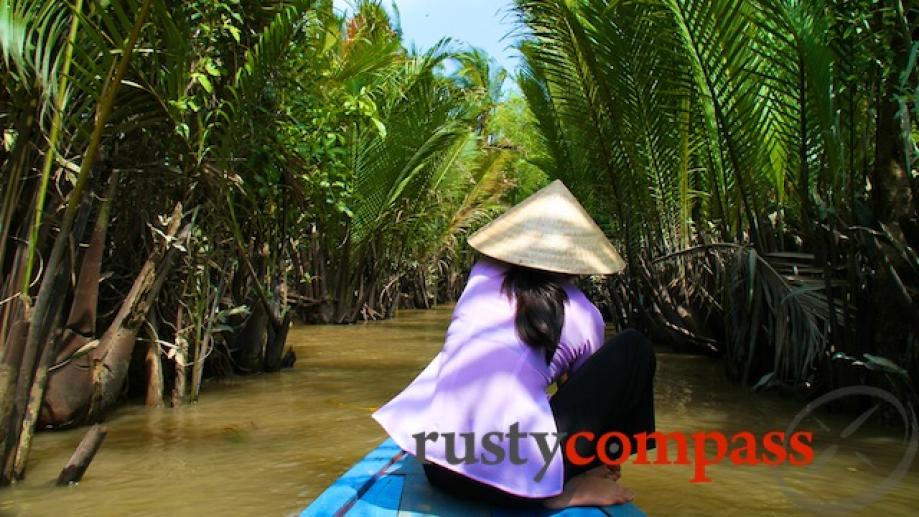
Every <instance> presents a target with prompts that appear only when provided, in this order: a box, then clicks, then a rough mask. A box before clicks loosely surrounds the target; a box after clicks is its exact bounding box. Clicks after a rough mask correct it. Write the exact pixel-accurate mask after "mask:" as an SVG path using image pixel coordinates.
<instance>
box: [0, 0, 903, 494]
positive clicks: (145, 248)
mask: <svg viewBox="0 0 919 517" xmlns="http://www.w3.org/2000/svg"><path fill="white" fill-rule="evenodd" d="M331 4H332V2H331V1H330V0H313V1H310V0H287V1H282V0H193V1H175V0H107V1H94V0H85V1H84V0H73V1H72V2H60V1H59V0H0V54H2V61H0V67H2V69H0V72H2V74H3V78H4V81H3V83H2V86H0V131H2V145H0V175H2V176H0V179H2V181H0V189H2V190H0V279H2V280H0V454H2V465H0V466H2V481H3V482H4V483H8V482H10V481H13V480H15V479H17V478H20V477H22V476H23V475H24V472H25V466H26V462H27V459H28V453H29V449H30V447H31V439H32V436H33V433H34V431H35V430H36V429H38V428H45V427H66V426H75V425H82V424H85V423H93V422H96V421H99V420H100V419H102V418H103V417H104V415H105V414H106V413H107V412H108V411H109V410H110V409H111V408H112V407H114V406H115V405H116V404H117V403H119V402H120V401H122V400H124V399H125V397H126V396H128V397H135V396H136V397H139V398H143V399H144V400H145V403H146V404H148V405H151V406H159V405H172V406H178V405H181V404H185V403H187V402H189V401H194V400H196V399H197V398H198V396H199V392H200V389H201V384H202V380H203V379H205V378H208V377H214V376H221V375H227V374H231V373H236V374H248V373H255V372H263V371H277V370H278V369H280V368H281V367H282V366H283V365H285V364H290V363H291V362H292V361H293V360H294V358H293V356H292V354H290V353H288V351H287V350H286V346H285V341H286V335H287V329H288V328H289V326H290V323H291V321H292V320H294V319H297V320H299V321H303V322H308V323H352V322H356V321H361V320H370V319H380V318H389V317H392V316H393V315H394V314H395V311H396V309H397V308H399V307H416V308H424V307H431V306H432V305H434V304H436V303H438V302H439V301H446V300H451V299H454V298H455V297H456V296H457V295H458V294H459V292H460V291H461V289H462V287H463V282H464V274H465V271H466V270H467V269H468V267H469V265H470V261H471V260H472V255H471V254H470V252H469V251H468V249H467V247H466V246H465V244H464V240H465V236H466V235H467V234H468V233H469V232H470V231H472V230H474V229H476V228H477V227H479V226H481V225H482V224H484V223H485V222H487V221H488V220H489V219H490V218H491V217H492V216H494V215H495V214H497V213H499V212H500V211H501V210H502V209H503V208H504V207H506V206H508V205H509V204H512V203H514V202H517V201H519V200H521V199H522V198H523V197H525V196H526V195H528V194H529V193H531V192H533V191H534V190H535V189H536V188H538V187H539V186H541V185H543V184H544V183H545V182H546V181H547V180H548V179H551V178H561V179H563V180H565V182H566V183H567V184H568V185H569V186H570V187H571V188H572V190H574V191H575V193H576V194H577V195H578V196H579V198H580V199H582V200H583V201H584V203H585V205H586V206H587V207H588V209H589V210H590V211H591V212H592V214H593V215H594V217H595V218H596V219H597V220H598V221H599V222H600V223H601V225H602V226H603V227H604V228H605V229H606V230H607V231H608V234H609V236H610V238H611V239H612V240H613V241H614V242H615V243H616V245H617V246H618V247H619V249H620V250H621V251H622V254H623V256H624V258H625V259H626V260H627V262H628V265H629V267H628V269H627V270H626V272H625V273H624V274H623V275H620V276H617V277H615V278H611V279H608V280H594V281H593V282H591V283H590V285H589V287H590V289H591V292H592V295H593V296H594V297H595V299H597V300H598V301H600V302H601V303H602V304H603V306H604V308H605V310H606V312H607V315H608V316H609V317H610V320H611V321H613V322H614V323H615V324H617V325H619V326H626V325H630V326H636V327H639V328H641V329H642V330H644V331H645V332H647V333H649V334H650V335H651V336H652V337H653V338H654V339H655V340H657V341H659V342H664V343H670V344H673V345H676V346H678V347H681V348H683V349H686V350H692V351H702V352H706V353H712V354H714V355H721V356H724V358H725V364H726V365H727V367H728V370H729V372H730V373H731V374H732V376H733V377H735V378H737V379H739V380H741V381H743V382H744V383H746V384H748V385H756V386H760V387H765V386H778V387H786V388H788V389H792V390H805V391H814V390H826V389H829V388H832V387H835V386H841V385H846V384H852V383H855V382H866V381H867V382H871V383H878V384H883V385H884V386H885V387H888V388H889V387H891V386H894V387H895V389H896V390H897V391H898V394H899V395H901V396H904V397H907V396H909V393H911V392H912V388H911V384H910V378H912V379H915V378H916V376H917V375H919V343H917V339H919V333H917V327H916V322H917V321H919V303H917V289H919V258H917V252H916V250H917V249H919V225H917V219H916V213H917V210H916V203H917V196H916V192H917V186H919V185H917V176H916V172H915V169H916V156H917V153H916V145H915V142H916V134H917V131H916V128H917V125H919V115H917V106H916V103H917V102H919V89H917V73H919V72H917V70H916V62H917V46H916V44H915V43H914V40H915V38H913V37H912V35H913V34H915V33H916V31H917V23H919V22H917V13H916V11H915V8H912V9H913V10H910V6H909V5H908V4H907V3H905V2H896V1H895V2H889V3H888V2H885V3H876V2H871V1H867V0H865V1H859V2H845V3H842V2H835V1H831V0H826V1H823V2H817V3H812V2H809V3H805V2H795V1H786V0H749V1H745V2H736V1H732V0H704V1H702V0H644V1H640V2H632V1H619V2H616V1H613V2H611V1H608V0H577V1H571V0H517V1H516V10H515V12H516V15H517V16H518V17H519V21H520V29H519V33H520V34H519V35H520V36H521V43H520V50H521V54H522V56H523V57H522V65H523V67H522V71H521V72H520V74H519V75H518V76H516V77H515V78H514V79H515V80H516V82H517V85H518V89H519V93H510V94H507V93H502V85H503V84H504V82H505V78H506V76H507V74H508V72H506V71H504V70H501V69H500V68H499V67H497V66H495V64H494V63H493V61H491V60H490V59H489V58H488V56H486V55H485V54H483V53H482V52H481V51H478V50H476V49H471V48H468V47H465V46H463V45H461V44H459V43H456V42H450V41H443V42H442V43H440V44H438V45H435V46H434V47H433V48H431V49H427V50H424V51H417V50H413V49H408V48H406V45H405V44H404V43H403V41H402V36H401V31H400V29H399V26H398V18H397V16H393V15H391V14H389V13H388V12H387V10H385V9H384V8H383V7H382V6H381V5H380V3H379V2H377V1H360V2H357V5H356V6H355V14H354V15H349V16H348V17H342V16H341V15H339V14H337V13H335V12H334V11H333V8H332V5H331ZM885 376H886V377H885ZM888 379H889V381H888Z"/></svg>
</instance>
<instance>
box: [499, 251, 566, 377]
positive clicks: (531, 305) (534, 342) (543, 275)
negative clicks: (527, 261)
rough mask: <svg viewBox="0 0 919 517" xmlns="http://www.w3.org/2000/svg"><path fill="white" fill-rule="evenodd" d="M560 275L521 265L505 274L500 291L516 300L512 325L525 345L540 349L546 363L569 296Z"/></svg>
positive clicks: (558, 332) (563, 320)
mask: <svg viewBox="0 0 919 517" xmlns="http://www.w3.org/2000/svg"><path fill="white" fill-rule="evenodd" d="M563 281H564V278H563V277H562V276H561V275H558V274H554V273H549V272H545V271H539V270H536V269H530V268H525V267H520V266H513V267H512V268H511V269H510V270H508V271H507V273H506V274H505V277H504V283H503V284H502V286H501V290H502V291H503V292H504V293H506V294H507V295H508V296H510V295H511V294H513V295H514V297H515V298H516V299H517V316H516V318H515V326H516V329H517V335H518V336H520V339H521V340H523V342H524V343H526V344H527V345H529V346H531V347H533V348H535V349H537V350H542V351H544V353H545V356H546V364H548V363H550V362H551V361H552V356H553V355H555V350H556V349H557V348H558V342H559V340H560V339H561V337H562V324H563V323H564V322H565V302H566V301H568V293H566V292H565V289H564V288H563V287H562V282H563Z"/></svg>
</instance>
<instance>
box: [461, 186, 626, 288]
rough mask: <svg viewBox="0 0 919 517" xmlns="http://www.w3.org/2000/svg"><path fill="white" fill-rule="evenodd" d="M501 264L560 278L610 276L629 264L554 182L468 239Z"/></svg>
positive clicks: (579, 207)
mask: <svg viewBox="0 0 919 517" xmlns="http://www.w3.org/2000/svg"><path fill="white" fill-rule="evenodd" d="M468 242H469V245H470V246H472V247H473V248H474V249H475V250H477V251H479V252H480V253H482V254H484V255H487V256H489V257H492V258H495V259H498V260H500V261H502V262H507V263H509V264H515V265H518V266H525V267H530V268H534V269H542V270H545V271H554V272H557V273H567V274H575V275H584V274H602V275H609V274H613V273H618V272H619V271H622V270H623V269H625V262H624V261H623V260H622V257H621V256H620V255H619V253H618V252H617V251H616V248H614V247H613V245H612V244H611V243H610V242H609V240H608V239H607V238H606V235H605V234H604V233H603V230H601V229H600V227H599V226H597V223H596V222H595V221H594V220H593V218H592V217H591V216H590V214H588V213H587V210H585V209H584V207H583V206H582V205H581V203H579V202H578V200H577V198H575V197H574V195H573V194H572V193H571V191H570V190H568V188H567V187H566V186H565V184H564V183H562V181H561V180H555V181H553V182H552V183H550V184H549V185H548V186H546V187H545V188H543V189H542V190H540V191H538V192H536V193H535V194H533V195H532V196H530V197H528V198H527V199H525V200H524V201H523V202H521V203H519V204H518V205H516V206H514V207H512V208H510V209H509V210H508V211H507V212H505V213H504V214H503V215H501V216H500V217H498V218H497V219H495V220H494V221H492V222H491V223H489V224H488V225H486V226H485V227H484V228H482V229H481V230H479V231H477V232H476V233H475V234H473V235H472V236H470V237H469V240H468Z"/></svg>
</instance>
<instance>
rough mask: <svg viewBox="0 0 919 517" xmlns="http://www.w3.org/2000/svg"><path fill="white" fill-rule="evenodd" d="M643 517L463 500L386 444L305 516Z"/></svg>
mask: <svg viewBox="0 0 919 517" xmlns="http://www.w3.org/2000/svg"><path fill="white" fill-rule="evenodd" d="M340 515H348V516H375V517H376V516H379V517H396V516H398V517H420V516H424V515H443V516H454V515H455V516H463V517H466V516H470V517H474V516H479V517H488V516H494V517H513V516H524V515H526V516H533V515H536V516H564V517H588V516H594V517H601V516H610V515H614V516H616V517H643V516H644V515H645V514H644V513H643V512H642V511H641V510H639V509H638V507H637V506H635V505H634V504H631V503H629V504H623V505H617V506H609V507H605V508H568V509H565V510H545V509H527V510H514V509H508V508H498V507H491V506H487V505H484V504H480V503H476V502H471V501H464V500H462V499H458V498H456V497H453V496H451V495H450V494H447V493H444V492H443V491H440V490H438V489H436V488H434V487H432V486H431V485H430V484H429V483H428V481H427V479H426V478H425V476H424V471H423V470H422V468H421V465H420V464H419V463H418V461H416V460H415V458H414V457H413V456H411V455H410V454H405V453H403V452H402V450H400V449H399V447H398V446H397V445H396V444H395V443H394V442H393V441H392V440H387V441H385V442H383V443H382V444H381V445H380V446H379V447H377V448H376V449H374V450H372V451H370V453H369V454H367V456H365V457H364V458H363V459H362V460H361V461H359V462H357V463H356V464H355V465H354V466H353V467H351V469H350V470H348V471H347V472H345V473H344V474H343V475H342V476H341V477H340V478H338V479H337V480H336V481H335V482H334V483H333V484H332V486H330V487H329V488H328V489H326V490H325V492H323V493H322V494H320V495H319V497H317V498H316V500H315V501H313V503H312V504H311V505H310V506H309V507H308V508H307V509H306V510H303V512H302V513H301V514H300V516H301V517H313V516H321V517H328V516H340Z"/></svg>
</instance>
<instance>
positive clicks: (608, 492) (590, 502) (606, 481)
mask: <svg viewBox="0 0 919 517" xmlns="http://www.w3.org/2000/svg"><path fill="white" fill-rule="evenodd" d="M633 499H635V494H634V493H632V491H631V490H629V489H628V488H625V487H623V486H619V484H618V483H616V482H615V481H613V480H612V479H610V478H608V477H604V476H597V475H586V474H581V475H579V476H575V477H573V478H571V480H569V481H568V482H567V483H565V488H564V490H563V491H562V493H561V494H559V495H557V496H555V497H553V498H551V499H549V500H547V501H546V502H544V503H543V506H545V507H546V508H551V509H553V510H558V509H561V508H568V507H571V506H611V505H614V504H622V503H627V502H630V501H632V500H633Z"/></svg>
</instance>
